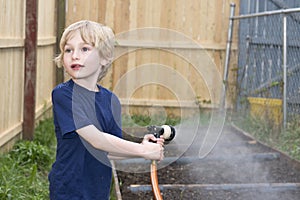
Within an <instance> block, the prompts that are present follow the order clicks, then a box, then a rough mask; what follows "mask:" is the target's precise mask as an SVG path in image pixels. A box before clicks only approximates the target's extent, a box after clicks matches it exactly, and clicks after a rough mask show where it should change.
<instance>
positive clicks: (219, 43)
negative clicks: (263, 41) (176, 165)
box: [66, 0, 239, 112]
mask: <svg viewBox="0 0 300 200" xmlns="http://www.w3.org/2000/svg"><path fill="white" fill-rule="evenodd" d="M67 2H68V4H67V7H66V24H67V25H69V24H71V23H73V22H75V21H78V20H82V19H89V20H93V21H98V22H100V23H103V24H106V25H108V26H110V27H112V28H113V30H114V31H115V34H116V37H117V43H118V46H117V57H116V59H115V61H114V64H113V67H112V70H111V71H110V74H109V75H108V76H107V77H106V78H105V79H104V80H103V82H102V84H104V86H106V87H109V88H110V89H112V90H113V91H114V92H116V93H117V95H118V96H119V97H120V99H121V102H122V104H123V106H126V105H130V106H131V107H132V106H133V107H134V106H135V107H140V108H142V109H139V110H138V111H136V112H140V111H141V110H142V111H146V112H148V111H147V109H145V106H147V107H149V106H150V107H153V106H155V105H157V106H162V107H165V108H166V107H172V110H173V111H174V107H175V108H176V107H182V105H185V106H187V107H193V108H195V106H197V105H196V104H197V103H200V104H201V106H202V107H217V106H218V104H219V101H220V91H221V87H222V76H223V75H222V73H223V65H224V59H225V51H226V42H227V32H228V24H229V14H230V3H232V2H233V3H236V4H238V2H239V1H238V0H234V1H232V0H230V1H229V0H222V1H220V0H201V1H200V0H143V1H139V0H110V1H107V0H91V1H80V0H68V1H67ZM236 10H237V12H238V6H237V9H236ZM235 38H236V36H235ZM235 49H236V46H234V47H233V50H235ZM118 52H119V53H118ZM233 52H235V51H233ZM233 54H234V53H233ZM233 56H235V55H233ZM232 65H235V61H234V60H233V62H232ZM233 67H234V66H233ZM148 68H152V71H151V70H150V71H147V69H148ZM166 69H167V70H166ZM162 71H164V73H165V74H162ZM134 73H135V75H133V74H134ZM174 73H177V76H176V75H174ZM170 74H173V75H170ZM149 76H150V77H152V79H151V78H149V80H148V79H147V77H149ZM232 76H233V75H232V74H230V77H231V79H232ZM176 77H177V78H178V77H179V78H182V79H181V80H178V81H175V80H174V79H176ZM162 78H165V79H169V82H167V83H165V82H164V81H163V80H161V79H162ZM146 79H147V80H148V82H147V81H145V80H146ZM120 80H121V81H120ZM132 80H134V81H132ZM232 80H234V79H232ZM150 82H151V83H150ZM164 84H167V85H164ZM120 85H121V86H122V87H121V86H120ZM130 88H131V89H130ZM178 88H180V89H178ZM191 92H193V93H194V94H193V95H191V94H190V93H191ZM182 102H184V103H182ZM195 103H196V104H195Z"/></svg>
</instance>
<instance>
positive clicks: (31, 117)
mask: <svg viewBox="0 0 300 200" xmlns="http://www.w3.org/2000/svg"><path fill="white" fill-rule="evenodd" d="M37 9H38V2H37V0H27V1H26V27H25V45H24V47H25V72H24V73H25V74H24V109H23V138H24V139H27V140H32V139H33V132H34V123H35V89H36V64H37V60H36V59H37V32H38V30H37V28H38V26H37V21H38V20H37Z"/></svg>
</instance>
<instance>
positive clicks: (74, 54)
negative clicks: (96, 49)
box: [72, 50, 79, 60]
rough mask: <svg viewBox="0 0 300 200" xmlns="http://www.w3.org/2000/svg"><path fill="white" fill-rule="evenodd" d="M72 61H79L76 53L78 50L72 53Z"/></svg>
mask: <svg viewBox="0 0 300 200" xmlns="http://www.w3.org/2000/svg"><path fill="white" fill-rule="evenodd" d="M72 59H73V60H78V59H79V52H78V50H74V51H73V54H72Z"/></svg>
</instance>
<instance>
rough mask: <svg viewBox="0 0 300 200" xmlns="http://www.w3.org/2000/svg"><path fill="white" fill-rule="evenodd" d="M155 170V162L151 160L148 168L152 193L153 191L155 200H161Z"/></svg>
mask: <svg viewBox="0 0 300 200" xmlns="http://www.w3.org/2000/svg"><path fill="white" fill-rule="evenodd" d="M156 169H157V166H156V161H155V160H153V161H152V163H151V166H150V174H151V185H152V191H153V194H154V199H155V200H163V198H162V196H161V193H160V189H159V186H158V178H157V171H156Z"/></svg>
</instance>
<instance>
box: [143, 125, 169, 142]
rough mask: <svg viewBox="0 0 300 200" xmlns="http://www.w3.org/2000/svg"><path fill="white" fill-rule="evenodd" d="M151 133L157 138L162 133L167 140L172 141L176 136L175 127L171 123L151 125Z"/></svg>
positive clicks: (149, 129)
mask: <svg viewBox="0 0 300 200" xmlns="http://www.w3.org/2000/svg"><path fill="white" fill-rule="evenodd" d="M147 130H148V131H149V133H150V134H153V135H154V136H155V137H156V138H159V137H160V136H161V135H162V136H163V137H164V139H165V141H171V140H173V138H174V137H175V128H174V127H173V126H169V125H162V126H155V125H151V126H148V127H147Z"/></svg>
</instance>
